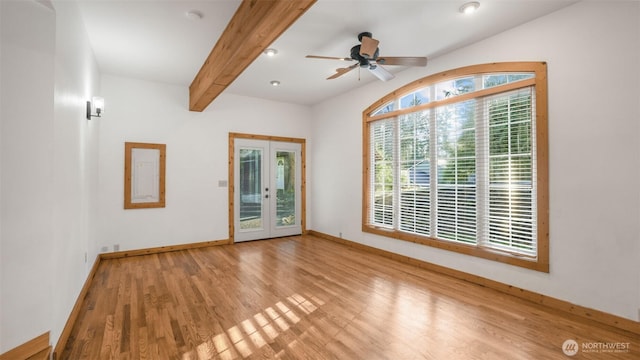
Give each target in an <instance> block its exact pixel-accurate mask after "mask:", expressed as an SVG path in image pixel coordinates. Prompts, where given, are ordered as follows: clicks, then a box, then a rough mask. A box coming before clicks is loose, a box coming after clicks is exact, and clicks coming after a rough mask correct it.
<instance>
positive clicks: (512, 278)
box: [310, 2, 640, 320]
mask: <svg viewBox="0 0 640 360" xmlns="http://www.w3.org/2000/svg"><path fill="white" fill-rule="evenodd" d="M639 24H640V3H637V2H580V3H578V4H576V5H572V6H570V7H568V8H565V9H563V10H560V11H558V12H556V13H553V14H550V15H548V16H546V17H543V18H540V19H537V20H535V21H533V22H530V23H527V24H524V25H521V26H519V27H517V28H514V29H512V30H510V31H507V32H504V33H502V34H500V35H497V36H494V37H492V38H489V39H487V40H485V41H482V42H480V43H477V44H474V45H472V46H468V47H465V48H462V49H459V50H457V51H454V52H452V53H449V54H447V55H445V56H441V57H439V58H435V59H430V62H429V65H428V67H427V68H425V69H411V70H407V71H404V72H402V73H401V74H400V75H399V76H398V77H397V78H396V79H394V80H393V81H391V82H388V83H381V82H377V83H374V84H372V85H368V86H365V87H363V88H361V89H359V90H356V91H353V92H350V93H347V94H344V95H341V96H339V97H336V98H334V99H332V100H329V101H326V102H324V103H322V104H319V105H317V106H315V107H314V108H313V116H314V121H313V123H312V133H313V134H314V138H313V139H314V151H313V152H312V159H311V160H312V161H313V164H314V169H315V170H314V171H313V174H314V175H313V180H314V181H313V186H312V187H311V189H310V191H311V198H310V204H311V213H312V214H313V215H312V221H313V224H314V226H313V229H314V230H317V231H320V232H324V233H328V234H331V235H335V236H337V235H338V234H339V233H340V232H342V233H343V237H344V238H346V239H349V240H353V241H357V242H360V243H363V244H367V245H370V246H375V247H378V248H381V249H385V250H389V251H393V252H397V253H400V254H404V255H407V256H411V257H414V258H417V259H421V260H425V261H428V262H431V263H435V264H439V265H443V266H447V267H450V268H454V269H458V270H461V271H464V272H468V273H473V274H477V275H479V276H482V277H486V278H489V279H493V280H497V281H500V282H504V283H508V284H512V285H514V286H517V287H521V288H525V289H528V290H532V291H535V292H539V293H542V294H545V295H549V296H552V297H555V298H559V299H563V300H566V301H569V302H572V303H575V304H578V305H582V306H586V307H590V308H594V309H598V310H601V311H605V312H608V313H612V314H616V315H619V316H622V317H626V318H629V319H632V320H639V319H638V311H639V310H638V309H639V308H640V268H639V267H638V264H640V241H639V239H640V222H639V221H638V219H639V218H640V201H639V199H640V188H639V187H638V184H640V160H639V157H638V154H640V145H639V144H640V142H639V141H638V135H639V134H640V128H639V123H640V122H639V120H638V119H640V106H639V105H638V103H639V99H640V88H639V86H640V85H639V84H640V81H639V79H640V72H639V69H638V66H637V65H638V64H639V63H640V25H639ZM523 60H527V61H547V62H548V75H549V105H550V108H549V151H550V156H549V158H550V162H549V173H550V179H549V184H550V261H551V264H550V272H549V273H548V274H546V273H539V272H536V271H531V270H526V269H522V268H518V267H514V266H509V265H504V264H501V263H496V262H492V261H489V260H484V259H479V258H474V257H469V256H465V255H460V254H456V253H452V252H447V251H444V250H439V249H435V248H430V247H427V246H422V245H418V244H413V243H409V242H403V241H398V240H393V239H389V238H385V237H381V236H375V235H371V234H366V233H363V232H362V231H361V229H360V227H361V226H360V224H361V198H362V195H361V171H362V166H361V158H360V155H361V152H362V150H361V148H362V128H361V121H362V120H361V117H362V110H364V109H365V108H366V107H367V106H369V105H370V104H371V103H373V102H374V101H375V100H377V99H379V98H380V97H382V96H384V95H386V94H387V93H389V92H391V91H393V90H394V89H396V88H399V87H401V86H402V85H404V84H406V83H409V82H411V81H413V80H416V79H418V78H421V77H424V76H427V75H429V74H433V73H437V72H440V71H444V70H448V69H453V68H457V67H460V66H465V65H472V64H480V63H488V62H497V61H523ZM318 169H322V171H318ZM344 199H351V200H350V201H344Z"/></svg>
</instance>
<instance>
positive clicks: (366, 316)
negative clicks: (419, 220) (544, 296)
mask: <svg viewBox="0 0 640 360" xmlns="http://www.w3.org/2000/svg"><path fill="white" fill-rule="evenodd" d="M567 339H574V340H576V341H577V342H578V343H579V344H580V343H607V342H609V343H623V344H628V351H624V352H620V351H619V352H604V351H599V352H595V351H594V352H587V351H582V352H580V354H579V357H576V358H580V359H599V360H600V359H634V358H640V341H639V340H638V339H637V336H635V335H634V334H631V333H627V332H624V331H622V330H617V329H613V328H609V327H607V326H603V325H599V324H598V323H595V322H593V323H592V322H589V321H585V320H583V319H575V318H572V317H570V316H568V315H566V314H563V313H559V312H558V311H555V310H550V309H548V308H545V307H544V306H542V305H539V304H535V303H531V302H527V301H525V300H522V299H518V298H515V297H512V296H509V295H506V294H504V293H500V292H498V291H495V290H491V289H488V288H485V287H481V286H477V285H473V284H470V283H468V282H465V281H463V280H458V279H454V278H451V277H448V276H445V275H441V274H436V273H433V272H430V271H427V270H424V269H420V268H417V267H414V266H411V265H408V264H403V263H400V262H397V261H394V260H392V259H388V258H384V257H380V256H377V255H373V254H369V253H365V252H362V251H360V250H358V249H354V248H350V247H347V246H344V245H341V244H338V243H335V242H330V241H327V240H323V239H320V238H317V237H312V236H297V237H289V238H281V239H273V240H267V241H254V242H248V243H240V244H234V245H222V246H215V247H209V248H198V249H189V250H180V251H173V252H167V253H159V254H149V255H141V256H132V257H127V258H119V259H105V260H103V261H102V262H101V263H100V265H99V267H98V269H97V270H96V275H95V277H94V279H93V282H92V284H91V285H90V289H89V291H88V294H87V296H86V298H85V300H84V302H83V304H82V307H81V311H80V315H79V316H78V320H77V321H76V323H75V324H74V327H73V330H72V332H71V335H70V336H69V340H68V342H67V344H66V346H65V347H64V352H63V353H62V354H58V358H59V359H181V360H186V359H194V360H195V359H198V360H201V359H241V358H246V359H341V360H342V359H394V360H395V359H435V360H438V359H536V360H538V359H562V358H564V357H565V355H564V354H563V353H562V344H563V342H564V341H565V340H567Z"/></svg>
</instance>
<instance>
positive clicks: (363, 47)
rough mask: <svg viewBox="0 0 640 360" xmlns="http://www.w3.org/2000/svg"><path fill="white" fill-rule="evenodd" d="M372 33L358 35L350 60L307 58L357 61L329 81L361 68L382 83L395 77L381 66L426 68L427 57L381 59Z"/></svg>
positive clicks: (340, 69) (346, 59)
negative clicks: (357, 42) (357, 41)
mask: <svg viewBox="0 0 640 360" xmlns="http://www.w3.org/2000/svg"><path fill="white" fill-rule="evenodd" d="M372 36H373V35H372V34H371V33H370V32H361V33H360V34H358V40H359V41H360V44H358V45H355V46H354V47H352V48H351V53H350V56H351V57H350V58H339V57H331V56H318V55H307V58H312V59H327V60H343V61H357V63H356V64H353V65H351V66H349V67H346V68H338V69H336V73H335V74H333V75H331V76H329V77H328V78H327V80H331V79H335V78H337V77H340V76H342V75H344V74H346V73H348V72H349V71H351V70H353V69H355V68H357V67H361V68H366V69H368V70H369V71H370V72H371V74H373V75H374V76H375V77H377V78H378V79H380V80H382V81H388V80H391V79H393V78H394V77H395V76H394V75H393V74H392V73H391V72H389V71H388V70H387V69H385V68H384V67H382V66H381V65H385V66H386V65H401V66H426V65H427V58H426V57H410V56H384V57H380V48H379V47H378V44H379V43H380V41H378V40H376V39H374V38H373V37H372Z"/></svg>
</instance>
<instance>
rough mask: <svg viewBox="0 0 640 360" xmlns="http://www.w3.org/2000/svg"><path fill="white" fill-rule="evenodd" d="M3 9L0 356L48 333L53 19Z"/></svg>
mask: <svg viewBox="0 0 640 360" xmlns="http://www.w3.org/2000/svg"><path fill="white" fill-rule="evenodd" d="M0 7H2V19H1V23H2V29H1V36H2V64H1V72H2V84H1V86H2V89H1V95H0V98H1V99H2V100H1V101H2V104H1V117H0V119H1V121H2V127H1V134H2V142H1V144H2V148H1V164H2V180H1V184H2V187H1V189H0V193H1V196H2V204H1V214H0V221H1V223H2V228H1V229H2V233H1V238H0V244H1V246H2V259H1V262H0V263H1V264H0V269H1V275H0V279H1V280H0V282H1V284H0V286H1V290H2V291H1V296H2V311H0V320H1V321H0V353H2V352H4V351H5V350H8V349H11V348H13V347H15V346H16V345H18V344H20V343H22V342H24V341H26V340H29V339H31V338H33V337H35V336H37V335H40V334H42V333H44V332H46V331H48V330H49V329H50V323H51V318H52V315H51V308H50V307H49V306H48V305H47V302H48V299H47V297H49V296H50V295H51V293H52V285H51V282H50V280H51V278H50V276H49V274H48V271H49V269H50V268H51V266H52V265H53V263H52V258H51V256H50V254H51V251H52V249H53V238H52V230H53V212H52V210H53V185H52V183H51V179H52V172H53V118H54V106H53V98H52V95H53V88H54V56H55V54H54V52H55V49H54V44H55V14H54V12H53V11H52V10H51V9H50V8H48V7H45V6H43V5H41V4H38V3H35V2H24V1H21V2H14V1H9V2H5V1H2V2H0Z"/></svg>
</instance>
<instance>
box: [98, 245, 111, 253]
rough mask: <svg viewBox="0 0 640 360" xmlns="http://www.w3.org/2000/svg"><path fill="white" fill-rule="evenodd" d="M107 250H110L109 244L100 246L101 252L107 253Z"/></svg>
mask: <svg viewBox="0 0 640 360" xmlns="http://www.w3.org/2000/svg"><path fill="white" fill-rule="evenodd" d="M107 251H109V247H108V246H103V247H101V248H100V252H101V253H106V252H107Z"/></svg>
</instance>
